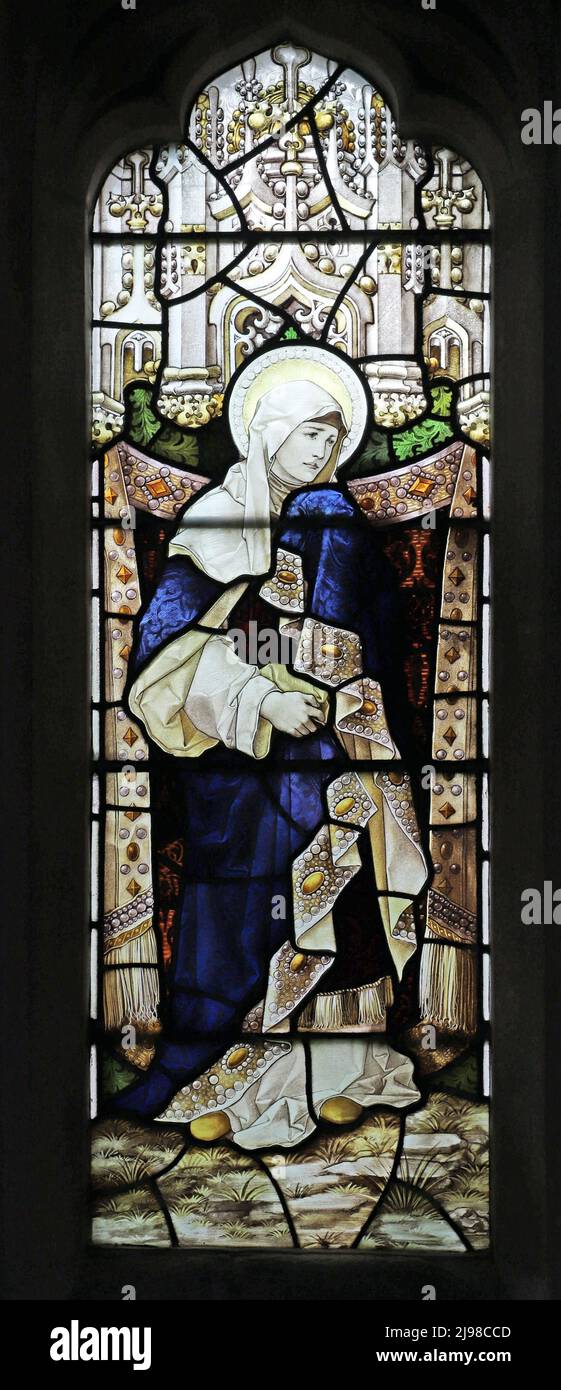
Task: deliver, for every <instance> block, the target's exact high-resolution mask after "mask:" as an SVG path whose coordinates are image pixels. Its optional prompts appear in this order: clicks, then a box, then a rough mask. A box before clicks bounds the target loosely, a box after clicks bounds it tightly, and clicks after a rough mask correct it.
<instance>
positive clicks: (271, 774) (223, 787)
mask: <svg viewBox="0 0 561 1390" xmlns="http://www.w3.org/2000/svg"><path fill="white" fill-rule="evenodd" d="M277 546H281V547H282V548H283V549H285V550H288V551H293V552H296V553H297V554H298V555H300V556H301V558H302V565H303V572H304V577H305V579H306V582H307V594H308V598H307V604H306V616H310V617H312V618H316V619H318V620H319V621H321V622H324V623H328V624H330V625H332V626H335V627H340V628H344V629H347V630H350V631H351V632H354V633H357V634H358V635H359V637H360V640H361V644H362V654H363V669H364V674H365V675H369V676H372V677H373V678H374V679H375V680H378V681H380V683H381V686H382V691H383V695H384V703H385V709H386V717H387V721H388V725H389V728H390V732H391V734H392V737H393V739H394V741H395V742H396V744H397V746H398V748H399V750H400V752H401V754H402V756H407V752H408V735H407V718H406V713H405V700H404V693H403V686H402V676H401V671H400V660H399V637H400V631H401V624H400V617H399V605H398V599H397V593H396V586H395V580H394V576H393V571H392V570H391V566H390V565H389V562H388V561H387V559H386V557H385V556H384V553H383V550H382V544H381V539H380V537H379V535H378V533H377V532H376V531H374V530H373V529H372V528H371V527H370V526H369V524H368V523H367V522H366V520H365V518H364V516H363V514H362V513H361V512H360V511H359V509H358V507H357V506H356V504H355V503H354V501H352V500H351V498H350V497H349V496H348V494H346V493H345V491H344V490H343V489H342V488H341V487H338V486H331V487H316V488H309V489H307V490H305V491H302V492H298V493H296V494H293V495H292V497H291V498H290V499H289V501H288V504H286V505H285V509H284V511H283V515H282V517H281V519H280V520H279V522H278V524H277V529H276V534H274V535H273V544H272V550H273V565H272V570H273V571H274V558H275V552H276V547H277ZM263 578H264V576H262V575H261V576H259V578H258V579H253V580H251V581H250V590H249V592H250V593H251V591H253V592H254V593H255V594H258V591H259V589H260V587H261V585H262V583H263ZM223 589H224V586H223V585H221V584H220V583H219V582H217V581H216V580H215V579H212V578H210V577H209V576H207V575H205V574H204V573H202V571H201V570H200V569H199V568H198V567H197V566H196V565H195V564H194V563H193V562H192V561H191V560H190V559H188V558H186V557H179V556H174V557H173V558H171V559H169V560H168V562H167V565H166V568H165V571H164V573H163V576H162V578H161V581H160V583H159V584H158V587H157V590H156V592H155V594H154V597H153V598H152V600H151V602H150V603H149V604H148V606H147V608H146V610H145V612H144V613H143V615H142V617H141V620H140V625H139V637H138V644H137V647H136V652H135V656H134V673H133V674H135V675H136V674H138V672H139V671H140V670H141V668H143V667H144V666H146V665H147V664H148V663H149V662H150V661H151V660H152V659H153V658H154V657H155V656H156V655H157V653H158V652H159V651H161V649H162V648H163V647H164V646H165V645H166V644H167V643H169V642H171V641H172V640H173V639H175V638H177V637H179V636H180V635H181V634H183V633H185V632H188V631H189V630H190V629H191V628H193V627H197V626H198V625H199V624H200V622H201V619H202V618H203V616H204V614H205V613H206V611H207V610H208V609H209V608H210V607H211V605H212V604H213V603H215V602H216V600H217V599H218V598H219V596H220V595H221V593H222V592H223ZM268 611H269V613H270V614H271V621H272V620H273V614H272V610H268ZM236 614H237V609H236V608H235V609H234V610H233V612H232V614H231V617H230V625H231V626H232V627H236V626H237V625H238V623H237V617H236ZM304 761H305V766H303V762H304ZM175 762H176V769H175V771H176V778H177V779H178V781H179V784H180V788H181V800H182V805H183V819H184V839H185V857H186V864H185V871H184V882H183V889H182V896H181V900H180V907H179V911H178V919H177V924H176V934H175V945H174V953H173V960H172V963H171V968H170V974H169V995H168V1019H167V1022H166V1030H165V1038H164V1040H163V1041H162V1042H161V1043H160V1045H159V1048H158V1053H157V1056H156V1059H155V1061H154V1062H153V1063H152V1066H151V1067H150V1068H149V1070H148V1072H147V1073H146V1075H145V1076H144V1077H143V1078H142V1079H141V1080H140V1081H139V1082H137V1083H135V1085H134V1086H132V1087H131V1088H129V1089H128V1090H126V1091H123V1092H121V1093H120V1095H119V1096H118V1097H116V1098H115V1100H114V1102H113V1104H112V1109H113V1110H116V1111H117V1112H119V1113H125V1114H126V1113H131V1114H134V1115H139V1116H142V1117H145V1118H148V1117H151V1116H154V1115H157V1114H158V1113H159V1112H160V1111H161V1110H162V1109H163V1108H164V1106H165V1105H166V1104H167V1103H168V1101H169V1100H170V1099H171V1097H172V1095H173V1094H174V1093H175V1091H176V1090H178V1089H179V1087H180V1086H182V1085H185V1084H186V1083H187V1082H188V1081H190V1080H192V1079H194V1078H195V1077H196V1076H197V1075H199V1074H200V1073H201V1072H202V1071H204V1070H205V1069H206V1068H208V1067H209V1066H210V1065H211V1064H212V1062H213V1061H215V1060H216V1059H217V1058H218V1057H219V1056H220V1055H221V1053H222V1052H223V1051H224V1049H225V1048H226V1047H227V1046H228V1045H229V1043H231V1042H232V1041H233V1040H235V1039H236V1038H239V1036H240V1029H241V1024H242V1020H243V1018H244V1017H245V1015H246V1013H247V1012H248V1010H249V1009H250V1008H251V1007H252V1006H253V1005H255V1004H256V1003H258V1002H259V1001H260V1000H262V999H263V997H264V995H265V992H266V988H267V980H268V974H269V962H270V960H271V957H272V956H273V955H274V953H275V952H276V951H277V950H278V948H279V946H281V945H282V943H283V942H284V941H286V940H287V938H289V937H291V935H292V923H291V920H290V916H288V917H284V918H280V919H277V918H275V917H274V916H273V915H272V901H273V899H274V898H275V897H276V896H277V895H282V897H283V898H284V899H285V900H286V903H287V905H288V908H289V911H290V900H291V866H292V862H293V860H294V858H295V856H296V855H297V854H298V852H299V851H300V850H302V849H303V848H304V847H305V846H306V845H307V844H308V843H309V842H310V838H311V837H312V835H313V833H314V832H315V831H316V830H317V828H318V827H319V826H320V825H321V824H322V823H323V822H324V821H325V819H326V816H325V801H324V792H325V788H326V786H327V784H328V782H330V781H331V780H332V778H333V776H334V775H336V773H337V770H338V769H339V768H342V767H344V766H345V765H346V758H345V753H344V750H343V748H342V747H341V744H340V743H339V741H338V740H337V739H336V738H335V737H334V735H333V733H332V732H331V731H330V729H329V727H328V726H324V727H321V728H320V729H318V732H317V733H314V734H310V735H308V736H307V737H305V738H295V737H293V736H290V735H287V734H281V733H278V732H273V738H272V742H271V748H270V752H269V754H268V756H267V758H265V759H263V760H262V761H256V760H255V759H253V758H251V757H250V756H248V755H246V754H244V753H241V752H238V751H237V750H231V749H227V748H225V747H224V746H223V745H219V746H215V747H213V748H211V749H209V750H207V751H206V752H205V753H203V754H202V756H201V757H199V758H198V759H182V758H178V759H176V760H175ZM351 890H352V885H349V888H348V889H346V890H345V893H344V894H343V895H342V899H343V900H344V899H345V894H349V893H351ZM370 920H371V923H372V922H374V921H375V920H376V917H375V913H372V912H371V919H370ZM370 930H372V926H371V928H370ZM379 932H380V938H381V939H383V933H382V929H381V925H380V926H379ZM370 978H372V977H370ZM354 983H361V981H360V979H358V980H355V981H354ZM331 987H332V986H331V984H330V985H328V988H331Z"/></svg>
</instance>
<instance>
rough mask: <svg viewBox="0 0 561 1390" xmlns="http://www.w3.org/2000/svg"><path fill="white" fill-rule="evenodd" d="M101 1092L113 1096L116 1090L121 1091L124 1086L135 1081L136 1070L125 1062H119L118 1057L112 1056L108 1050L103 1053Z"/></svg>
mask: <svg viewBox="0 0 561 1390" xmlns="http://www.w3.org/2000/svg"><path fill="white" fill-rule="evenodd" d="M102 1077H103V1094H104V1095H105V1096H114V1095H116V1094H117V1092H118V1091H123V1090H124V1089H125V1086H130V1084H131V1081H135V1080H136V1077H137V1072H136V1071H134V1070H133V1068H132V1067H128V1066H127V1064H126V1062H121V1061H120V1059H119V1058H118V1057H112V1056H111V1054H110V1053H109V1052H105V1053H104V1054H103V1063H102Z"/></svg>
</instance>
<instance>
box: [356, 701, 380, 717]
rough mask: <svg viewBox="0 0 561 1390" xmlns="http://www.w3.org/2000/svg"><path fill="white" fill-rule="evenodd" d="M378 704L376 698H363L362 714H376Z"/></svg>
mask: <svg viewBox="0 0 561 1390" xmlns="http://www.w3.org/2000/svg"><path fill="white" fill-rule="evenodd" d="M377 708H378V706H377V704H376V701H375V700H363V701H362V704H361V706H360V713H361V714H375V713H376V710H377Z"/></svg>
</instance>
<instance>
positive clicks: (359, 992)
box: [298, 975, 393, 1033]
mask: <svg viewBox="0 0 561 1390" xmlns="http://www.w3.org/2000/svg"><path fill="white" fill-rule="evenodd" d="M391 1004H393V989H392V982H391V979H390V976H389V975H384V976H383V977H382V979H381V980H376V981H375V982H374V983H373V984H371V985H359V986H357V987H356V988H355V989H338V990H334V991H333V992H332V993H331V994H315V995H314V997H313V998H312V999H310V1000H309V1002H308V1003H307V1004H306V1007H305V1009H304V1010H303V1011H302V1013H301V1015H300V1018H299V1020H298V1028H299V1029H302V1030H303V1031H304V1030H309V1031H314V1032H315V1031H317V1032H322V1031H323V1032H326V1033H338V1032H344V1030H345V1028H357V1027H359V1026H360V1025H362V1026H363V1027H364V1028H372V1027H373V1026H374V1025H376V1024H378V1025H379V1024H383V1023H385V1020H386V1009H387V1008H389V1006H390V1005H391Z"/></svg>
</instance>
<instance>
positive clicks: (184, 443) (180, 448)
mask: <svg viewBox="0 0 561 1390" xmlns="http://www.w3.org/2000/svg"><path fill="white" fill-rule="evenodd" d="M152 452H153V453H154V454H156V456H157V458H161V459H168V460H169V461H170V462H171V463H177V464H180V465H181V467H182V468H192V469H194V468H198V466H199V445H198V442H197V439H196V437H195V435H194V434H186V433H184V431H183V430H179V429H173V428H171V427H169V426H167V425H164V426H163V428H162V430H161V432H160V434H159V435H158V438H157V439H155V440H154V442H153V444H152Z"/></svg>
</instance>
